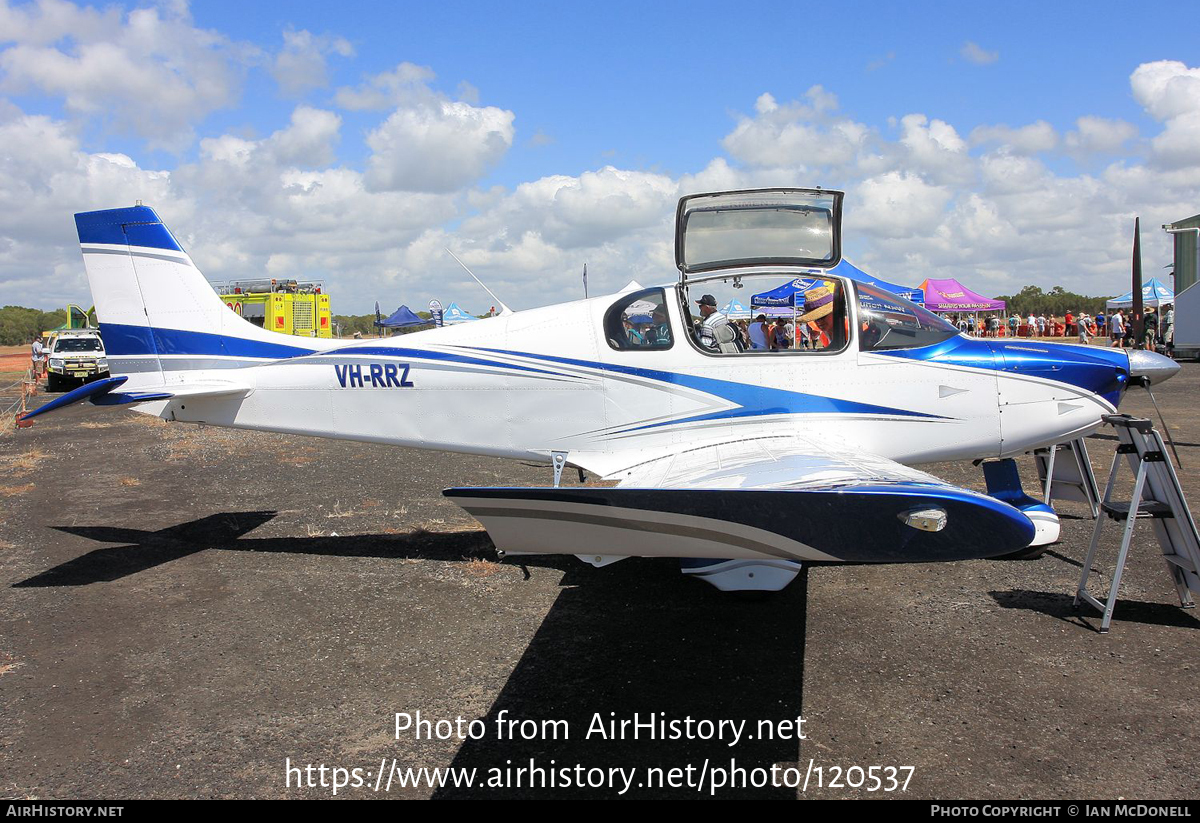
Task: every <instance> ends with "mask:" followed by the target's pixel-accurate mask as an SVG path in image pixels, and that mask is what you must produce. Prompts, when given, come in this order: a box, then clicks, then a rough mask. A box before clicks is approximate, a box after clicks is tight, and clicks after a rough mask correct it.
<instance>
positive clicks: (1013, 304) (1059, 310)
mask: <svg viewBox="0 0 1200 823" xmlns="http://www.w3.org/2000/svg"><path fill="white" fill-rule="evenodd" d="M996 299H997V300H1003V301H1004V303H1005V305H1006V306H1007V309H1006V312H1007V313H1008V314H1010V315H1011V314H1019V315H1020V316H1021V317H1028V316H1029V315H1030V314H1033V315H1035V316H1036V315H1043V314H1044V315H1046V317H1049V316H1050V315H1052V314H1053V315H1055V316H1056V317H1062V316H1063V315H1065V314H1066V313H1067V312H1071V314H1079V313H1080V312H1087V313H1088V314H1091V315H1095V314H1098V313H1099V312H1102V311H1104V303H1105V301H1107V300H1109V299H1111V298H1109V297H1088V296H1086V295H1083V294H1076V293H1075V292H1073V291H1067V290H1066V289H1064V288H1063V287H1062V286H1055V287H1054V288H1052V289H1050V291H1048V292H1046V291H1042V289H1041V288H1040V287H1038V286H1026V287H1025V288H1023V289H1021V290H1020V291H1019V292H1017V293H1016V294H1013V295H1008V294H1001V295H997V297H996Z"/></svg>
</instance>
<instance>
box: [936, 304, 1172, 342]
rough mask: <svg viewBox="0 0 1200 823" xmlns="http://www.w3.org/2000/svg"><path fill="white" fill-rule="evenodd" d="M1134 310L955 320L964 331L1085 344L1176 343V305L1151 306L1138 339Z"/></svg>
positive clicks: (992, 335)
mask: <svg viewBox="0 0 1200 823" xmlns="http://www.w3.org/2000/svg"><path fill="white" fill-rule="evenodd" d="M1130 315H1131V313H1127V312H1125V311H1124V310H1123V309H1117V310H1116V311H1115V312H1112V313H1111V314H1109V315H1107V316H1106V315H1105V314H1104V312H1099V313H1097V314H1096V315H1095V316H1093V315H1090V314H1088V313H1087V312H1079V313H1078V314H1077V313H1075V312H1067V313H1066V314H1065V315H1063V316H1062V317H1058V316H1057V315H1054V314H1051V315H1049V316H1046V315H1044V314H1040V315H1034V314H1033V313H1030V314H1029V316H1028V317H1021V316H1020V315H1019V314H1013V315H1012V316H1010V317H1008V318H1007V319H1005V318H1004V317H1001V316H999V315H995V314H989V315H986V316H984V315H973V316H971V315H965V314H961V315H955V316H954V319H953V323H954V325H955V326H957V327H958V330H959V331H961V332H963V333H964V334H973V335H975V336H977V337H1052V338H1053V337H1074V338H1076V339H1077V340H1078V341H1079V342H1080V343H1082V344H1084V345H1089V344H1091V342H1092V340H1098V341H1101V342H1107V343H1109V344H1110V345H1112V346H1114V347H1116V346H1125V347H1132V346H1133V345H1134V344H1135V343H1141V344H1143V345H1144V346H1145V347H1146V348H1147V349H1152V350H1154V349H1164V350H1170V349H1171V348H1172V347H1173V346H1174V342H1175V339H1174V331H1175V307H1174V306H1171V305H1165V306H1163V307H1162V308H1161V309H1159V310H1155V309H1154V308H1147V309H1146V312H1145V315H1144V318H1145V335H1144V338H1143V340H1141V341H1135V340H1134V339H1133V338H1134V328H1133V321H1132V317H1131V316H1130Z"/></svg>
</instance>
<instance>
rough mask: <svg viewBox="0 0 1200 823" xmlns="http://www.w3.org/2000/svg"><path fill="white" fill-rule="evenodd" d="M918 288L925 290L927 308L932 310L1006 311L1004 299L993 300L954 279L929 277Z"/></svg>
mask: <svg viewBox="0 0 1200 823" xmlns="http://www.w3.org/2000/svg"><path fill="white" fill-rule="evenodd" d="M917 288H919V289H920V290H921V291H923V292H925V308H927V309H929V310H930V311H942V312H953V311H958V312H980V311H1004V301H1003V300H992V299H991V298H990V297H984V296H983V295H981V294H976V293H975V292H973V291H971V290H970V289H968V288H967V287H966V286H964V285H963V284H962V283H959V282H958V281H957V280H954V279H949V280H932V279H927V280H926V281H925V282H924V283H922V284H921V285H920V286H918V287H917Z"/></svg>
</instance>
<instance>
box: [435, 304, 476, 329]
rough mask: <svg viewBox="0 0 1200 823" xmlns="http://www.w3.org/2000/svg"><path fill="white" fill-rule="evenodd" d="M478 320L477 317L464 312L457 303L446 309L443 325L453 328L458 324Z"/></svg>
mask: <svg viewBox="0 0 1200 823" xmlns="http://www.w3.org/2000/svg"><path fill="white" fill-rule="evenodd" d="M478 319H479V318H478V317H476V316H475V315H473V314H469V313H468V312H465V311H463V309H462V307H461V306H459V305H458V304H457V303H451V304H450V305H449V306H447V307H446V311H444V312H443V313H442V323H443V324H444V325H447V326H453V325H455V324H457V323H469V322H471V321H472V320H478Z"/></svg>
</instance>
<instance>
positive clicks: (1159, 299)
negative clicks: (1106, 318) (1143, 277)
mask: <svg viewBox="0 0 1200 823" xmlns="http://www.w3.org/2000/svg"><path fill="white" fill-rule="evenodd" d="M1174 302H1175V292H1173V291H1171V290H1170V289H1169V288H1167V286H1166V285H1164V284H1163V282H1162V281H1160V280H1159V279H1158V278H1157V277H1152V278H1151V279H1150V281H1149V282H1147V283H1146V284H1145V285H1144V286H1142V305H1143V306H1156V307H1157V306H1163V305H1167V304H1174ZM1105 305H1107V306H1108V307H1109V308H1110V309H1128V308H1130V307H1132V306H1133V290H1132V289H1130V290H1129V291H1128V292H1126V293H1125V294H1122V295H1121V296H1120V297H1114V298H1113V299H1112V300H1109V301H1108V302H1107V303H1106V304H1105Z"/></svg>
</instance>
